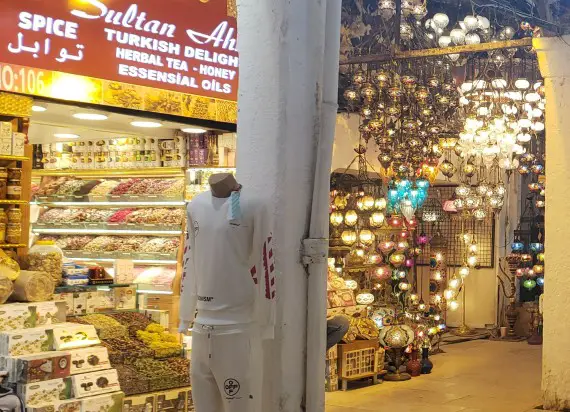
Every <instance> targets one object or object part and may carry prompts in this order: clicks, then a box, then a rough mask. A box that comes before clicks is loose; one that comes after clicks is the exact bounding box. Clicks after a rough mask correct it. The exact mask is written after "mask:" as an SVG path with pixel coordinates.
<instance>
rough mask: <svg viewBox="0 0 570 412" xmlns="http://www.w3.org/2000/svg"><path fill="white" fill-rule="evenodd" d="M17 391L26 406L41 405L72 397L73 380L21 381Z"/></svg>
mask: <svg viewBox="0 0 570 412" xmlns="http://www.w3.org/2000/svg"><path fill="white" fill-rule="evenodd" d="M17 392H18V396H19V397H20V399H22V401H23V402H24V404H25V405H26V406H41V405H45V404H49V403H53V402H57V401H64V400H67V399H71V398H72V396H71V395H72V391H71V380H70V379H69V378H60V379H52V380H49V381H42V382H34V383H20V384H18V385H17Z"/></svg>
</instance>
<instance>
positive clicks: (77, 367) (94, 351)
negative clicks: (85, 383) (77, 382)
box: [70, 346, 111, 375]
mask: <svg viewBox="0 0 570 412" xmlns="http://www.w3.org/2000/svg"><path fill="white" fill-rule="evenodd" d="M70 357H71V368H70V374H71V375H77V374H80V373H87V372H95V371H99V370H103V369H109V368H110V367H111V362H109V353H108V351H107V348H105V347H104V346H95V347H93V348H83V349H75V350H72V351H70Z"/></svg>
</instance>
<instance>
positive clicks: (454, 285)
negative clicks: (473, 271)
mask: <svg viewBox="0 0 570 412" xmlns="http://www.w3.org/2000/svg"><path fill="white" fill-rule="evenodd" d="M459 286H461V280H459V278H456V277H454V278H452V279H451V280H450V281H449V287H450V288H451V289H457V288H459Z"/></svg>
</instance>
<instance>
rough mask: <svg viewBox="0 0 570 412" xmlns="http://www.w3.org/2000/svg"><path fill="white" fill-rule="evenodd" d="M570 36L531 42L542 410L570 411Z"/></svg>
mask: <svg viewBox="0 0 570 412" xmlns="http://www.w3.org/2000/svg"><path fill="white" fill-rule="evenodd" d="M569 44H570V36H564V38H545V39H536V40H535V44H534V46H535V48H536V49H537V50H538V57H539V64H540V71H541V73H542V75H543V76H544V78H545V86H546V139H547V142H546V157H547V163H546V165H547V166H546V223H545V224H546V233H545V235H546V243H545V252H546V255H547V258H546V272H545V273H546V277H545V285H544V309H543V310H544V347H543V365H542V390H543V397H544V407H545V409H547V410H562V409H564V408H570V372H569V371H570V345H569V342H570V322H569V321H568V312H569V311H570V280H569V278H568V274H569V273H570V259H569V258H568V239H569V236H570V231H569V225H568V223H569V222H570V192H569V190H568V184H569V183H568V182H569V180H568V167H569V165H570V116H569V113H570V64H568V63H569V62H570V45H569Z"/></svg>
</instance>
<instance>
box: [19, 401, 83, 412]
mask: <svg viewBox="0 0 570 412" xmlns="http://www.w3.org/2000/svg"><path fill="white" fill-rule="evenodd" d="M26 412H81V400H80V399H69V400H67V401H56V402H52V403H50V404H45V405H41V406H31V407H30V406H28V407H26Z"/></svg>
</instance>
